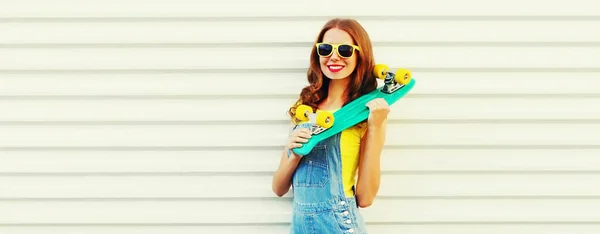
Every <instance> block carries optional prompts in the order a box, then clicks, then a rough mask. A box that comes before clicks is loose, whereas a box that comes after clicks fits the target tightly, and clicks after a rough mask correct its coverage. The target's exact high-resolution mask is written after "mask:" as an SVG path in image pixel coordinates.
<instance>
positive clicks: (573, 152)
mask: <svg viewBox="0 0 600 234" xmlns="http://www.w3.org/2000/svg"><path fill="white" fill-rule="evenodd" d="M281 151H282V150H280V149H273V150H244V151H239V150H189V151H184V150H181V151H179V150H176V151H151V150H148V151H144V150H139V151H2V150H0V161H1V162H2V163H0V173H83V174H89V173H174V174H179V173H181V174H186V173H192V174H193V173H272V172H273V171H275V169H276V168H277V166H278V164H279V157H280V155H281ZM598 155H600V149H393V148H386V149H384V150H383V153H382V156H381V161H382V163H381V164H382V165H381V167H382V171H383V173H384V174H388V173H391V172H400V173H423V172H438V173H441V172H450V173H455V172H483V173H493V172H497V173H506V172H511V173H519V172H551V173H553V172H561V171H564V172H580V171H583V172H589V171H600V157H598ZM574 158H576V159H577V160H573V159H574ZM64 162H69V163H64Z"/></svg>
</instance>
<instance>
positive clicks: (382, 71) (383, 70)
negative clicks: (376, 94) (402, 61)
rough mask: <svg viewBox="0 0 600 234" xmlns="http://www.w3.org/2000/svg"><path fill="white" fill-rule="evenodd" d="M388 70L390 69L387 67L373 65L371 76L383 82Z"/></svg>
mask: <svg viewBox="0 0 600 234" xmlns="http://www.w3.org/2000/svg"><path fill="white" fill-rule="evenodd" d="M388 70H390V68H389V67H388V66H387V65H385V64H377V65H375V68H374V69H373V74H374V75H375V77H377V78H379V79H381V80H383V79H385V77H386V75H387V72H388Z"/></svg>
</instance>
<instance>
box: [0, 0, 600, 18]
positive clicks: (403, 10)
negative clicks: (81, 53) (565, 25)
mask: <svg viewBox="0 0 600 234" xmlns="http://www.w3.org/2000/svg"><path fill="white" fill-rule="evenodd" d="M328 3H338V2H335V1H327V2H323V1H318V0H310V1H302V2H278V1H275V0H261V1H253V2H246V1H240V0H229V1H218V2H210V3H197V2H195V1H190V0H177V1H167V0H155V1H143V0H128V1H119V0H109V1H100V0H96V1H86V2H85V3H83V2H80V1H77V0H60V1H53V4H50V3H48V2H45V1H43V0H27V1H19V2H17V3H15V4H10V5H8V6H7V7H3V9H2V10H1V11H0V17H252V16H260V17H268V16H339V15H352V16H364V15H373V16H431V15H433V16H435V15H458V16H461V15H469V16H486V15H508V16H521V15H531V16H536V15H597V14H598V12H597V11H595V10H593V7H592V3H593V2H592V0H573V1H566V0H560V1H556V2H541V1H526V2H523V1H517V0H510V1H503V2H485V3H484V2H481V1H476V0H457V1H452V2H446V1H437V0H410V1H405V2H403V3H402V4H398V3H396V2H394V1H388V0H378V1H375V2H372V3H370V4H363V5H361V6H360V7H357V5H356V4H346V5H343V4H342V5H339V6H336V7H319V6H329V4H328ZM396 4H397V5H396ZM541 4H543V5H544V7H543V8H541V7H540V5H541ZM432 6H435V7H432ZM465 6H469V7H465Z"/></svg>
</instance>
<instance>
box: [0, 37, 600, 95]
mask: <svg viewBox="0 0 600 234" xmlns="http://www.w3.org/2000/svg"><path fill="white" fill-rule="evenodd" d="M310 50H311V47H310V46H308V45H307V46H303V47H273V48H262V47H243V48H230V47H229V48H228V47H214V48H81V49H79V48H77V49H76V48H69V49H39V48H38V49H0V56H2V57H7V58H11V59H10V60H6V61H3V62H2V63H1V64H0V69H3V70H12V69H16V70H20V69H78V70H79V69H116V70H118V69H221V70H224V71H227V70H234V69H268V70H272V69H275V68H302V69H304V68H306V67H307V66H308V58H309V54H310ZM374 53H375V56H376V61H377V62H378V63H386V64H388V65H389V66H390V67H393V68H395V67H407V68H531V67H534V68H546V69H550V68H600V62H599V61H600V47H468V46H455V47H435V46H428V47H403V46H376V47H374ZM457 56H460V59H456V58H457ZM274 58H276V59H274ZM415 78H416V77H415ZM514 84H515V85H516V84H518V82H516V81H515V83H514Z"/></svg>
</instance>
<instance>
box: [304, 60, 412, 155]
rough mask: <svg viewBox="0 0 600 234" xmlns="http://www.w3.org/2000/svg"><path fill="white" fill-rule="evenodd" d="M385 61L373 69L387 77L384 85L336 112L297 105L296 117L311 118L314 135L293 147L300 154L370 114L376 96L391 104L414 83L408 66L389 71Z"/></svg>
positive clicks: (380, 77)
mask: <svg viewBox="0 0 600 234" xmlns="http://www.w3.org/2000/svg"><path fill="white" fill-rule="evenodd" d="M388 70H389V68H388V67H387V65H385V64H378V65H376V66H375V69H374V71H373V73H375V76H376V77H377V78H378V79H382V80H384V85H383V86H381V87H379V88H377V89H376V90H373V91H371V92H370V93H367V94H365V95H363V96H361V97H359V98H357V99H355V100H354V101H352V102H350V103H348V104H346V105H345V106H344V107H342V108H340V109H339V110H337V111H335V112H333V113H332V112H328V111H318V112H316V113H315V112H314V111H313V110H312V108H311V107H309V106H306V105H300V106H298V108H297V109H296V117H297V118H298V119H299V120H300V121H302V122H303V123H306V122H309V123H311V124H310V129H311V132H312V137H311V138H310V139H309V140H308V142H306V143H304V144H303V145H302V146H301V147H299V148H294V149H293V151H294V153H296V154H297V155H298V156H304V155H306V154H308V153H310V151H311V150H312V149H313V148H314V147H315V146H316V145H317V144H318V143H319V142H321V141H323V140H325V139H327V138H329V137H331V136H333V135H335V134H337V133H339V132H341V131H343V130H345V129H347V128H350V127H352V126H354V125H356V124H358V123H360V122H362V121H363V120H366V119H367V118H368V117H369V112H370V110H369V108H368V107H367V106H366V104H367V103H368V102H369V101H371V100H373V99H376V98H383V99H384V100H385V101H387V103H388V105H390V106H391V105H392V104H394V103H395V102H396V101H398V100H400V99H401V98H402V97H404V96H405V95H406V94H407V93H408V92H409V91H410V90H411V89H412V88H413V87H414V85H415V82H416V81H415V80H414V79H412V76H411V72H410V71H409V70H407V69H402V68H400V69H398V70H397V71H396V72H395V73H393V72H389V71H388Z"/></svg>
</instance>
